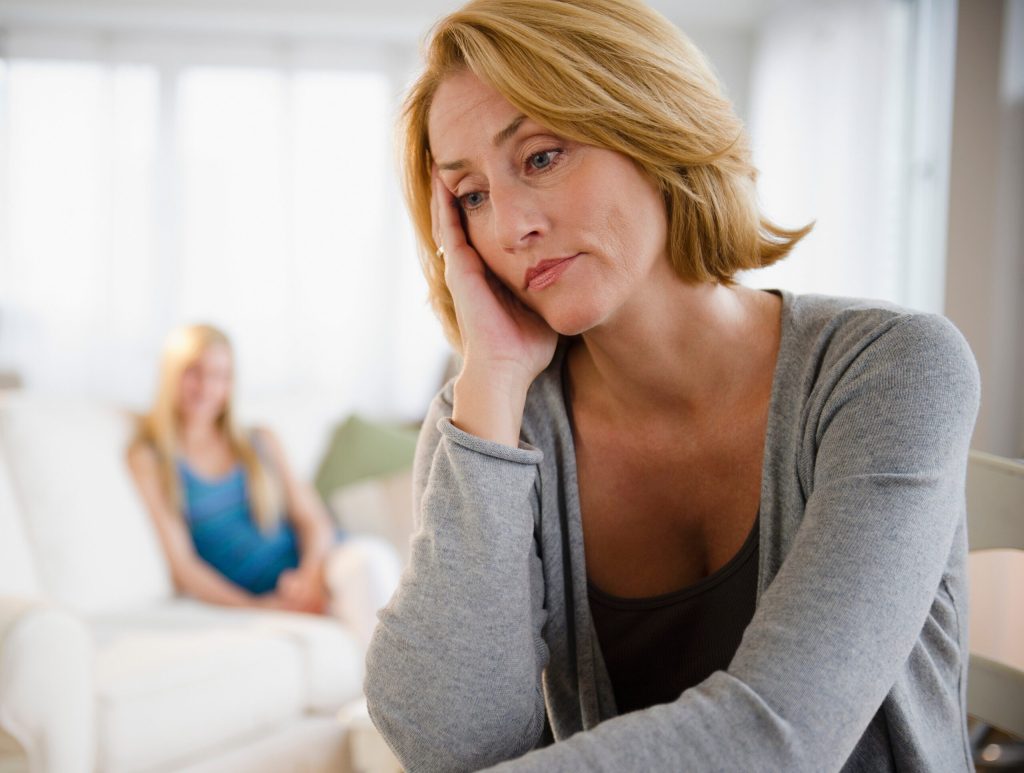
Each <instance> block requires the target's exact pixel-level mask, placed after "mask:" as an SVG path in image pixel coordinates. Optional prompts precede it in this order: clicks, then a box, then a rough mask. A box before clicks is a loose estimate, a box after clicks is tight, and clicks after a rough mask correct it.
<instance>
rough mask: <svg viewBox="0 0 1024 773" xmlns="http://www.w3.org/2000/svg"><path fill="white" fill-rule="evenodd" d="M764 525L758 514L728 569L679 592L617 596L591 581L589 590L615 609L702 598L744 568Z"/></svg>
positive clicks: (669, 603) (596, 599) (597, 598)
mask: <svg viewBox="0 0 1024 773" xmlns="http://www.w3.org/2000/svg"><path fill="white" fill-rule="evenodd" d="M760 522H761V517H760V514H758V517H757V518H755V519H754V525H753V526H752V527H751V529H750V532H749V533H748V534H747V538H746V540H745V541H744V542H743V545H742V546H741V547H740V549H739V550H738V551H737V552H736V554H735V555H733V557H732V558H730V559H729V560H728V561H727V562H726V564H725V565H724V566H722V567H720V568H719V569H716V570H715V571H714V572H712V573H711V574H709V575H708V576H707V577H702V578H701V579H699V580H697V581H696V582H694V583H690V584H689V585H686V586H684V587H682V588H679V589H677V590H672V591H668V592H667V593H659V594H657V595H655V596H640V597H636V598H634V597H625V596H616V595H614V594H611V593H608V592H607V591H604V590H601V588H599V587H598V586H597V585H595V584H594V583H593V582H591V580H590V578H587V591H588V593H589V594H590V597H591V599H592V600H593V601H596V602H597V603H599V604H601V605H603V606H606V607H614V608H616V609H655V608H658V607H665V606H670V605H672V604H676V603H679V602H682V601H686V600H688V599H692V598H694V597H696V596H700V595H702V594H704V593H707V592H708V591H710V590H712V589H713V588H716V587H718V586H719V585H722V584H723V583H724V582H726V581H727V580H728V579H729V578H730V577H732V576H733V575H735V574H736V573H737V572H739V571H740V569H742V568H743V566H744V565H745V564H746V563H747V561H748V560H749V559H750V557H751V556H752V555H753V554H754V552H755V551H756V550H757V547H758V543H759V541H760V540H759V527H760Z"/></svg>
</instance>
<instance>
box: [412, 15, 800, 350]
mask: <svg viewBox="0 0 1024 773" xmlns="http://www.w3.org/2000/svg"><path fill="white" fill-rule="evenodd" d="M463 69H468V70H469V71H471V72H472V73H473V74H474V75H476V76H477V77H478V78H480V80H482V81H483V82H484V83H487V84H488V85H490V86H491V87H493V88H494V89H495V90H497V91H498V92H499V93H500V94H501V95H502V96H503V97H505V99H507V100H508V101H509V103H511V104H512V105H513V106H514V107H516V108H517V109H518V110H519V111H520V112H522V113H523V114H524V115H526V116H528V117H529V118H531V119H533V120H534V121H537V122H538V123H540V124H541V125H543V126H545V127H547V128H549V129H551V130H552V131H554V132H555V133H557V134H561V135H563V136H565V137H566V138H567V139H572V140H575V141H578V142H583V143H586V144H589V145H595V146H598V147H602V148H606V149H609V150H614V151H617V152H619V153H622V154H623V155H625V156H628V157H629V158H631V159H632V160H633V161H634V162H635V163H636V164H637V165H638V167H639V168H640V169H641V170H642V171H643V172H645V173H646V174H647V175H648V176H649V177H650V178H651V179H652V180H653V181H654V182H655V184H656V185H658V187H659V189H660V190H661V191H662V194H663V196H664V199H665V207H666V214H667V218H668V245H667V247H668V255H669V260H670V261H671V262H672V265H673V266H674V268H675V270H676V272H677V273H678V275H679V276H680V277H682V278H683V279H684V280H686V281H691V282H721V283H726V284H728V283H731V282H732V280H733V277H734V275H735V274H736V272H737V271H741V270H744V269H752V268H761V267H763V266H768V265H770V264H772V263H774V262H775V261H777V260H779V259H780V258H782V257H784V256H785V255H786V254H787V253H788V252H789V251H790V250H791V249H792V248H793V246H794V245H795V244H796V243H797V242H798V241H799V240H800V239H801V238H803V237H804V236H805V235H806V234H807V232H808V231H810V229H811V227H812V225H813V224H812V225H807V226H804V227H803V228H799V229H795V230H788V229H785V228H781V227H779V226H777V225H775V224H774V223H772V222H770V221H769V220H767V219H766V218H765V217H764V216H763V215H762V214H761V212H760V210H759V208H758V205H757V196H756V192H755V189H754V183H755V180H756V177H757V170H756V169H755V168H754V166H753V165H752V163H751V160H750V150H749V146H748V143H747V138H746V134H745V132H744V130H743V126H742V124H741V123H740V120H739V119H738V118H737V116H736V114H735V112H734V110H733V108H732V105H731V104H730V102H729V101H728V100H727V99H726V98H725V97H724V96H723V94H722V90H721V87H720V86H719V83H718V80H717V79H716V77H715V75H714V73H713V72H712V70H711V67H710V66H709V65H708V63H707V61H706V60H705V58H704V56H703V54H701V52H700V51H699V50H698V49H697V48H696V46H694V45H693V43H691V42H690V40H689V39H687V38H686V36H685V35H683V33H682V32H681V31H680V30H679V29H678V28H676V27H675V26H674V25H672V24H671V23H670V22H669V21H668V20H666V19H665V18H664V17H663V16H661V15H660V14H658V13H657V12H655V11H654V10H652V9H650V8H648V7H647V6H646V5H644V4H643V3H642V2H640V0H471V1H470V2H469V3H467V4H466V5H465V6H464V7H463V8H462V9H461V10H459V11H456V12H455V13H453V14H451V15H449V16H447V17H445V18H444V19H442V20H441V21H440V22H438V24H437V25H436V26H435V27H434V29H433V31H432V34H431V36H430V37H429V39H428V42H427V47H426V67H425V70H424V72H423V73H422V74H421V75H420V77H419V78H418V80H417V81H416V82H415V83H414V84H413V86H412V88H411V89H410V91H409V93H408V95H407V97H406V99H405V104H404V108H403V112H402V124H401V135H400V136H401V142H402V144H403V156H404V158H403V176H404V185H405V194H406V198H407V200H408V204H409V209H410V211H411V215H412V220H413V224H414V226H415V229H416V234H417V238H418V241H419V247H420V254H421V262H422V264H423V270H424V273H425V275H426V277H427V283H428V286H429V292H430V300H431V303H432V305H433V307H434V310H435V311H436V312H437V314H438V316H439V317H440V319H441V323H442V325H443V326H444V328H445V333H446V335H447V336H448V338H449V340H450V341H451V342H452V344H453V345H454V346H455V347H456V348H457V349H461V337H460V335H459V330H458V325H457V323H456V319H455V308H454V304H453V302H452V298H451V294H450V292H449V291H448V287H447V285H446V284H445V281H444V264H443V261H442V260H441V259H440V258H438V257H437V256H436V255H435V250H436V248H437V246H439V245H435V244H434V240H433V234H432V231H431V219H430V197H431V169H432V166H433V158H432V156H431V152H430V143H429V137H428V133H427V121H428V117H429V113H430V106H431V104H432V101H433V98H434V95H435V93H436V92H437V88H438V86H439V85H440V83H441V82H442V81H443V80H444V79H445V78H446V77H447V76H449V75H451V74H452V73H453V72H456V71H459V70H463Z"/></svg>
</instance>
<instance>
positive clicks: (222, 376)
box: [178, 344, 233, 423]
mask: <svg viewBox="0 0 1024 773" xmlns="http://www.w3.org/2000/svg"><path fill="white" fill-rule="evenodd" d="M232 371H233V367H232V361H231V352H230V351H229V350H228V349H227V347H225V346H222V345H220V344H212V345H210V346H208V347H206V349H205V350H203V353H202V354H201V355H199V357H198V358H197V359H196V360H195V361H194V362H192V364H190V365H189V366H188V367H187V368H185V371H184V372H183V373H182V374H181V390H180V391H179V393H178V413H179V415H180V416H181V418H182V420H184V421H188V422H193V421H198V422H210V423H213V422H215V421H217V419H219V418H220V416H221V414H222V413H223V412H224V409H225V408H226V407H227V402H228V396H229V395H230V394H231V383H232V377H233V375H232Z"/></svg>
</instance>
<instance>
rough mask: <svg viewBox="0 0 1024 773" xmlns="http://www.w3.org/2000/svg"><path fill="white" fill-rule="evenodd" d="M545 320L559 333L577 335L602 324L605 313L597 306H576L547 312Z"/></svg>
mask: <svg viewBox="0 0 1024 773" xmlns="http://www.w3.org/2000/svg"><path fill="white" fill-rule="evenodd" d="M544 321H545V322H547V323H548V326H549V327H550V328H551V329H552V330H554V331H555V332H556V333H558V334H559V335H563V336H577V335H580V334H582V333H586V332H587V331H588V330H591V329H593V328H595V327H597V326H598V325H599V324H601V322H603V321H604V315H603V314H601V313H600V310H599V309H596V308H592V307H581V306H574V307H573V308H563V309H559V310H558V311H555V312H552V313H550V314H545V315H544Z"/></svg>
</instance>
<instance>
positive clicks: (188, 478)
mask: <svg viewBox="0 0 1024 773" xmlns="http://www.w3.org/2000/svg"><path fill="white" fill-rule="evenodd" d="M178 474H179V476H180V478H181V485H182V493H183V494H184V500H185V520H186V522H187V523H188V527H189V531H190V532H191V534H192V544H194V545H195V548H196V552H197V553H198V554H199V556H200V557H201V558H202V559H203V560H204V561H206V562H207V563H208V564H210V565H211V566H212V567H213V568H214V569H216V570H218V571H219V572H220V573H221V574H223V575H224V576H225V577H227V578H228V579H229V580H231V581H232V582H234V583H235V584H237V585H240V586H242V587H243V588H245V589H246V590H248V591H249V592H250V593H257V594H259V593H267V592H269V591H272V590H273V589H274V587H275V586H276V585H277V578H278V577H279V576H280V574H281V572H283V571H285V570H286V569H294V568H295V567H297V566H298V565H299V545H298V539H297V538H296V535H295V530H294V529H293V528H292V527H291V525H290V524H289V523H288V522H287V521H286V520H285V519H283V518H282V519H281V522H280V523H279V524H278V525H277V526H276V527H274V528H273V529H271V530H270V531H269V532H267V533H264V532H263V531H261V530H260V528H259V526H258V525H257V524H256V522H255V521H254V520H253V515H252V510H251V508H250V506H249V492H248V486H247V483H246V477H247V476H246V474H245V469H244V468H243V467H242V466H241V465H237V466H236V467H235V468H234V469H233V470H232V471H231V472H229V473H227V474H226V475H223V476H221V477H219V478H214V479H210V478H204V477H201V476H199V475H197V474H196V473H194V472H193V471H192V470H191V469H190V468H189V466H188V465H187V464H186V463H185V462H184V460H182V459H179V460H178Z"/></svg>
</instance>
